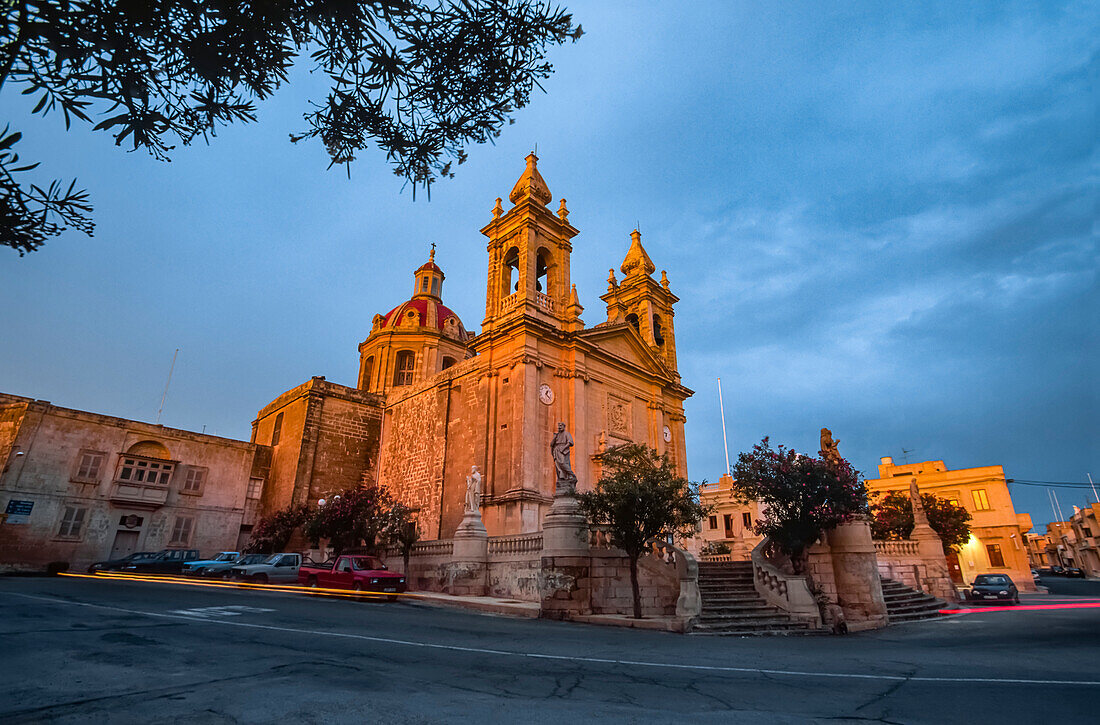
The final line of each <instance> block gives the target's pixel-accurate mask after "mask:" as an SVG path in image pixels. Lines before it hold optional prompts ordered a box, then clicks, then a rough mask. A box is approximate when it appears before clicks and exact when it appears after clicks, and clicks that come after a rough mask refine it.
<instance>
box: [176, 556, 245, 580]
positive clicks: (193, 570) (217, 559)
mask: <svg viewBox="0 0 1100 725" xmlns="http://www.w3.org/2000/svg"><path fill="white" fill-rule="evenodd" d="M240 558H241V552H239V551H219V552H218V553H217V555H215V556H214V558H212V559H198V560H197V561H189V562H187V563H186V564H184V565H183V573H184V574H188V575H194V574H198V573H200V572H201V571H202V570H203V569H204V568H205V567H207V566H210V565H211V564H221V563H222V562H225V563H228V564H232V563H233V562H235V561H236V560H237V559H240Z"/></svg>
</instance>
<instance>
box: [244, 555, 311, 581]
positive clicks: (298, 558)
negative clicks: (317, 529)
mask: <svg viewBox="0 0 1100 725" xmlns="http://www.w3.org/2000/svg"><path fill="white" fill-rule="evenodd" d="M301 565H302V555H301V554H272V555H271V556H269V557H268V558H267V559H265V560H264V561H263V562H261V563H259V564H249V565H242V566H234V567H232V568H231V569H230V570H229V578H230V579H240V580H241V581H252V582H257V583H260V584H263V583H266V582H272V583H278V584H294V583H296V582H297V581H298V567H300V566H301Z"/></svg>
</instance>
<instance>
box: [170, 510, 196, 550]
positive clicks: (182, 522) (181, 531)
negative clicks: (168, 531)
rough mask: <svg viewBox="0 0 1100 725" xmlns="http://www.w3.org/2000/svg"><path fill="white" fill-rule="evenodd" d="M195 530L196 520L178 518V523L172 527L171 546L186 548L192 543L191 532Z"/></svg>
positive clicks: (185, 517) (184, 517)
mask: <svg viewBox="0 0 1100 725" xmlns="http://www.w3.org/2000/svg"><path fill="white" fill-rule="evenodd" d="M194 528H195V519H193V518H191V517H190V516H177V517H176V523H175V524H174V525H173V526H172V539H171V541H169V542H168V545H169V546H173V545H177V544H178V545H182V546H186V545H187V544H189V543H191V531H192V530H193V529H194Z"/></svg>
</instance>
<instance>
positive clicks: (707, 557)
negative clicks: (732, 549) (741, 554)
mask: <svg viewBox="0 0 1100 725" xmlns="http://www.w3.org/2000/svg"><path fill="white" fill-rule="evenodd" d="M699 561H741V559H737V558H734V556H733V554H700V555H699Z"/></svg>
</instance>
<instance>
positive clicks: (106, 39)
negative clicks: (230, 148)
mask: <svg viewBox="0 0 1100 725" xmlns="http://www.w3.org/2000/svg"><path fill="white" fill-rule="evenodd" d="M0 7H2V9H0V87H3V86H4V85H6V84H12V85H16V86H18V87H20V88H21V91H22V93H23V94H26V95H31V96H33V97H34V99H35V101H36V102H35V105H34V108H33V111H32V113H35V114H42V115H45V114H48V113H51V112H60V113H61V114H62V115H63V117H64V119H65V127H66V128H69V126H70V124H71V123H72V121H73V120H74V119H75V120H77V121H83V122H87V123H95V126H94V130H97V131H99V130H102V131H107V132H109V133H111V134H112V135H114V137H115V143H116V144H119V145H121V144H122V143H124V142H126V143H129V144H131V145H132V147H133V148H134V149H137V148H144V149H147V150H148V151H149V152H150V153H152V154H153V155H154V156H155V157H157V158H160V159H167V158H168V152H169V151H171V150H172V149H173V148H174V147H175V146H174V144H175V143H177V142H178V143H183V144H185V145H186V144H189V143H191V142H192V141H193V140H195V139H196V138H201V139H203V140H207V141H208V140H209V137H210V136H212V135H214V134H215V132H216V130H217V128H218V127H219V126H220V125H223V124H229V123H233V122H239V121H244V122H248V121H255V120H256V107H255V101H258V100H263V99H265V98H267V97H268V96H270V95H271V94H272V93H273V92H274V91H275V90H276V89H277V88H279V86H280V85H282V84H283V83H284V82H285V81H286V80H287V74H288V71H289V69H290V68H291V66H292V65H293V64H294V63H295V62H296V60H297V59H298V57H299V56H300V55H301V54H303V53H308V55H309V59H310V61H312V63H313V65H314V68H315V70H316V71H318V72H320V73H323V74H325V76H327V79H328V83H329V84H330V90H329V92H328V96H327V98H326V99H325V100H324V101H323V102H319V103H314V104H313V108H312V109H311V110H310V111H308V112H307V113H306V114H305V116H304V119H305V128H304V129H303V130H302V131H301V132H299V133H297V134H292V136H291V138H292V140H294V141H299V140H302V139H305V138H318V139H320V140H321V142H322V143H323V144H324V146H325V149H326V150H327V151H328V154H329V156H330V158H331V163H332V164H350V163H351V162H352V161H353V160H354V159H355V156H356V154H357V153H359V152H360V151H362V150H363V149H365V148H368V147H369V146H370V145H377V146H378V147H379V148H380V149H382V150H384V151H385V152H386V157H387V160H388V161H389V162H390V163H391V164H392V165H393V167H394V173H396V174H398V175H399V176H402V177H404V179H406V181H407V182H409V183H411V184H412V185H413V189H414V192H415V189H416V188H417V187H421V188H425V189H430V185H431V184H432V182H434V181H435V180H436V179H437V178H439V177H451V176H453V173H452V171H451V167H452V164H453V163H455V162H457V163H462V162H463V161H464V160H465V158H466V155H465V152H464V150H463V148H464V146H465V145H467V144H469V143H472V142H476V143H484V142H485V141H490V140H492V139H493V138H494V137H496V136H497V135H499V133H500V129H501V127H502V126H503V124H504V123H505V121H508V120H509V119H510V117H511V114H512V113H513V112H514V111H516V110H517V109H519V108H522V107H523V106H525V105H526V104H527V102H528V100H529V98H530V94H531V91H532V89H533V88H535V87H536V86H538V85H539V80H540V79H543V78H547V77H549V75H550V73H551V71H552V67H551V66H550V64H549V63H547V62H545V61H544V57H545V52H546V49H547V47H548V46H551V45H557V44H561V43H564V42H566V41H567V40H569V39H573V40H576V39H577V38H579V37H580V35H581V29H580V27H579V26H577V27H574V26H573V20H572V16H571V15H569V14H568V13H566V12H564V11H563V10H561V9H559V8H556V7H552V6H551V5H550V4H549V3H547V2H544V1H543V0H439V1H437V2H429V1H427V0H374V1H365V0H361V1H358V2H355V1H353V0H346V1H341V2H332V1H331V0H268V1H266V2H253V3H243V2H231V1H230V0H142V1H140V2H136V1H129V2H117V1H115V2H112V1H110V0H39V1H35V0H10V1H9V2H5V3H3V5H2V6H0ZM7 138H8V139H11V137H10V136H9V137H7ZM17 140H18V136H15V138H14V140H9V143H8V147H7V148H10V146H11V144H12V143H14V142H15V141H17ZM15 163H16V161H15V160H14V159H13V158H11V155H10V154H9V155H7V156H3V157H0V169H2V174H0V194H3V196H2V197H0V223H3V224H4V226H3V227H2V228H0V243H2V244H4V245H5V246H11V247H13V248H15V249H16V250H18V251H19V253H20V255H22V254H23V253H25V252H29V251H33V250H34V249H37V248H38V247H39V246H41V244H42V243H43V241H44V240H45V238H47V237H49V236H52V235H54V234H58V233H60V231H61V230H62V229H64V228H65V227H66V226H71V227H74V228H77V229H80V230H81V231H84V232H86V233H89V234H90V233H91V231H92V227H91V222H90V221H89V219H88V213H89V211H90V209H89V207H88V205H87V198H86V196H85V195H84V193H83V192H76V193H75V196H74V194H73V189H74V186H73V185H70V186H69V187H68V188H69V191H68V192H67V193H65V192H62V191H61V189H63V188H65V187H64V185H62V184H60V182H55V186H54V187H52V188H51V190H52V193H50V192H41V190H38V191H35V188H34V187H31V188H30V189H25V188H23V187H22V186H20V185H19V184H18V183H17V182H15V181H14V178H13V174H15V173H17V169H16V168H15V166H14V165H15ZM43 224H45V225H43Z"/></svg>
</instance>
